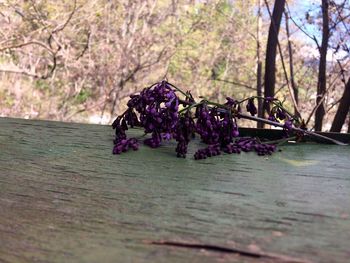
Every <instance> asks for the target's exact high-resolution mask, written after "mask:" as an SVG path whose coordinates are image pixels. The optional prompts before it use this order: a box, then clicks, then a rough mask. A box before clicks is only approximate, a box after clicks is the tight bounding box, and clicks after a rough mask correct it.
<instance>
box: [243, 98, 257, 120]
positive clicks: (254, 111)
mask: <svg viewBox="0 0 350 263" xmlns="http://www.w3.org/2000/svg"><path fill="white" fill-rule="evenodd" d="M246 109H247V111H248V112H250V114H251V115H252V116H254V115H256V114H257V113H258V110H257V108H256V106H255V104H254V99H253V98H250V99H248V103H247V106H246Z"/></svg>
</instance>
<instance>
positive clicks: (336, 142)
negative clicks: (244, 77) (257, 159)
mask: <svg viewBox="0 0 350 263" xmlns="http://www.w3.org/2000/svg"><path fill="white" fill-rule="evenodd" d="M237 117H239V118H243V119H248V120H253V121H260V122H263V123H266V124H270V125H273V126H276V127H281V128H284V124H282V123H279V122H274V121H270V120H266V119H263V118H259V117H255V116H250V115H246V114H244V113H237ZM292 130H293V131H297V132H302V133H303V134H307V135H309V136H313V137H316V138H320V139H323V140H327V141H330V142H332V143H334V144H337V145H348V144H346V143H343V142H341V141H338V140H334V139H332V138H329V137H327V136H324V135H321V134H318V133H315V132H311V131H307V130H303V129H300V128H296V127H292Z"/></svg>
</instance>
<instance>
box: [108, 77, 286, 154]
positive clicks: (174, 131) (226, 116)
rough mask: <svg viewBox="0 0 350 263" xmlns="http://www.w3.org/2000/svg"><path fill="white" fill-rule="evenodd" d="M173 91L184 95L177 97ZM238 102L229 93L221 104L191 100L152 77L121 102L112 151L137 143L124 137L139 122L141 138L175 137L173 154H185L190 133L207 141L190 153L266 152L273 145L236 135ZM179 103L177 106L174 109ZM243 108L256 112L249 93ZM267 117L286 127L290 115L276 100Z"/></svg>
mask: <svg viewBox="0 0 350 263" xmlns="http://www.w3.org/2000/svg"><path fill="white" fill-rule="evenodd" d="M176 91H180V92H181V93H182V94H183V95H185V97H186V98H185V100H180V99H179V98H178V96H177V95H176ZM273 100H275V99H273V98H271V99H265V101H267V102H269V103H270V102H272V101H273ZM244 101H245V100H244ZM241 103H242V102H238V101H236V100H234V99H232V98H230V97H227V98H226V103H224V104H216V103H212V102H208V101H206V100H203V101H201V102H200V103H196V102H195V101H194V99H193V97H192V95H191V94H190V93H189V92H187V93H184V92H182V91H181V90H179V89H178V88H176V87H174V86H173V85H171V84H170V83H168V82H166V81H162V82H160V83H156V84H154V85H152V86H150V87H148V88H145V89H143V90H142V91H141V92H140V93H139V94H135V95H131V96H130V99H129V101H128V103H127V106H128V109H127V110H126V111H125V112H124V113H123V114H122V115H121V116H119V117H117V118H116V120H115V121H114V122H113V124H112V127H113V128H114V129H115V140H114V148H113V154H120V153H123V152H126V151H128V150H129V149H132V150H137V149H138V147H139V143H138V140H137V139H136V138H127V135H126V131H127V130H128V127H131V128H133V127H142V128H143V129H144V132H145V134H150V137H148V138H146V139H145V140H144V144H145V145H147V146H149V147H151V148H157V147H159V146H160V145H161V143H162V142H163V141H168V140H170V139H175V140H176V141H177V146H176V155H177V157H183V158H185V157H186V154H187V148H188V144H189V142H190V140H191V139H192V138H194V136H195V133H197V134H199V136H200V138H201V140H202V142H203V143H205V144H207V145H208V146H207V147H206V148H203V149H199V150H198V151H197V152H196V153H195V154H194V158H195V159H196V160H199V159H205V158H207V157H211V156H216V155H219V154H221V152H226V153H229V154H231V153H241V152H242V151H244V152H249V151H255V152H257V154H258V155H266V154H271V153H272V152H274V151H275V149H276V147H275V146H274V145H268V144H264V143H261V142H260V141H259V140H257V139H255V138H239V139H236V138H237V137H238V136H239V132H238V126H237V123H236V117H239V116H240V115H239V114H238V113H240V112H241ZM180 104H181V105H182V106H183V109H181V110H180V111H179V105H180ZM193 108H195V109H196V111H195V114H193V113H192V109H193ZM246 109H247V111H248V112H249V113H250V114H251V115H252V116H254V115H256V114H257V108H256V107H255V105H254V98H249V99H248V101H247V104H246ZM269 119H270V120H273V121H277V120H279V121H281V120H284V129H285V130H286V131H288V130H291V129H292V119H290V118H289V115H287V114H286V112H284V110H282V109H281V108H279V107H277V106H276V107H273V108H272V110H271V113H270V116H269Z"/></svg>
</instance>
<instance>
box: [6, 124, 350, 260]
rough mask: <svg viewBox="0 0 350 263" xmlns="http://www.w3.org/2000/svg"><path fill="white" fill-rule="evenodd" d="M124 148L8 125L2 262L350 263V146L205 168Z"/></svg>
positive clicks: (99, 131) (102, 130) (81, 134)
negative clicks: (118, 149) (121, 151)
mask: <svg viewBox="0 0 350 263" xmlns="http://www.w3.org/2000/svg"><path fill="white" fill-rule="evenodd" d="M132 133H134V134H135V135H138V134H139V132H138V131H132ZM112 140H113V130H112V129H111V128H110V127H108V126H98V125H83V124H71V123H60V122H47V121H29V120H19V119H9V118H0V262H213V261H220V262H222V261H223V262H279V261H281V262H347V261H348V258H349V257H350V248H349V245H348V241H349V240H350V218H349V216H350V175H349V168H350V147H348V146H344V147H341V146H334V145H320V144H303V145H286V146H283V147H282V148H281V149H282V152H277V153H276V154H274V155H273V156H271V157H268V158H265V157H259V156H257V155H255V154H253V153H243V154H240V155H221V156H218V157H215V158H211V159H206V160H202V161H194V160H193V158H192V157H191V155H189V156H188V158H186V159H179V158H176V157H175V152H174V143H169V144H167V145H165V146H162V147H161V148H160V149H156V150H153V149H150V148H147V147H144V146H141V147H140V150H139V151H136V152H128V153H126V154H123V155H119V156H114V155H112V154H111V150H112ZM198 147H200V145H199V143H198V142H195V143H192V144H191V147H190V152H191V153H193V152H194V151H195V149H196V148H198ZM161 242H163V243H165V244H164V245H159V243H161ZM169 244H185V245H184V246H180V245H179V246H177V245H169ZM186 244H190V245H191V246H192V247H190V246H186ZM213 247H219V248H220V247H221V248H224V249H231V250H232V251H237V253H228V252H227V251H226V252H225V251H220V250H215V249H210V248H213ZM239 251H244V252H247V253H248V254H249V253H253V254H254V253H255V254H258V255H259V254H260V255H277V256H276V257H265V256H263V257H252V256H247V255H248V254H246V255H244V253H243V254H242V253H239Z"/></svg>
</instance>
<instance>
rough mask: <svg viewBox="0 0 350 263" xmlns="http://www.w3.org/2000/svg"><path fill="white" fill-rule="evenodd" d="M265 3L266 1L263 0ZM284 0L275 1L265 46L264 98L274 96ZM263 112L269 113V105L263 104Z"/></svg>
mask: <svg viewBox="0 0 350 263" xmlns="http://www.w3.org/2000/svg"><path fill="white" fill-rule="evenodd" d="M265 1H266V0H265ZM285 3H286V1H285V0H275V4H274V7H273V13H272V17H271V24H270V28H269V35H268V39H267V46H266V59H265V78H264V79H265V84H264V87H265V97H273V96H274V94H275V82H276V72H275V71H276V53H277V45H278V32H279V28H280V25H281V19H282V14H283V10H284V5H285ZM264 106H265V110H267V111H269V105H268V104H265V105H264Z"/></svg>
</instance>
